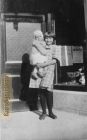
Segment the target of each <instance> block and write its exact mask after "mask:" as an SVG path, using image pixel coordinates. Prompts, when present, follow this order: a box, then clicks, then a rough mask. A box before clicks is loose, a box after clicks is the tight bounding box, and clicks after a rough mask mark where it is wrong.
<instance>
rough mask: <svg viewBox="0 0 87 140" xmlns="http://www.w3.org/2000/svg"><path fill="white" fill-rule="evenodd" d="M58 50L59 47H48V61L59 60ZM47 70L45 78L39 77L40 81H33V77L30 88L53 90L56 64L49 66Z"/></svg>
mask: <svg viewBox="0 0 87 140" xmlns="http://www.w3.org/2000/svg"><path fill="white" fill-rule="evenodd" d="M56 49H57V45H50V48H49V47H48V46H47V45H46V51H47V55H48V60H52V59H53V58H55V59H58V56H57V53H56V52H57V51H56ZM46 69H47V73H46V75H45V76H44V77H43V78H39V77H38V79H33V78H32V76H31V78H30V85H29V87H30V88H42V89H43V88H45V89H47V90H53V81H54V69H55V64H54V65H50V66H47V67H46Z"/></svg>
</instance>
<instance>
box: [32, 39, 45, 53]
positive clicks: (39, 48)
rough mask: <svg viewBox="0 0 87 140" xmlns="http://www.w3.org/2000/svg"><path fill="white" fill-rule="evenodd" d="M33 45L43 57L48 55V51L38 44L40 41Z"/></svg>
mask: <svg viewBox="0 0 87 140" xmlns="http://www.w3.org/2000/svg"><path fill="white" fill-rule="evenodd" d="M33 45H34V46H35V47H36V48H37V50H38V51H39V52H40V53H41V54H42V55H46V54H47V52H46V49H45V48H44V47H43V46H42V45H41V44H40V43H39V42H38V41H34V42H33Z"/></svg>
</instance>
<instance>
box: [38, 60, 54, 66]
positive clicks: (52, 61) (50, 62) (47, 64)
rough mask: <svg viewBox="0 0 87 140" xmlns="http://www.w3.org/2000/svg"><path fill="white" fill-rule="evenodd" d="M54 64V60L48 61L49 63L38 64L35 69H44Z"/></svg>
mask: <svg viewBox="0 0 87 140" xmlns="http://www.w3.org/2000/svg"><path fill="white" fill-rule="evenodd" d="M54 64H56V59H52V60H49V61H47V62H45V63H39V64H37V67H38V68H44V67H47V66H50V65H54Z"/></svg>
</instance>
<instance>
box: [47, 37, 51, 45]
mask: <svg viewBox="0 0 87 140" xmlns="http://www.w3.org/2000/svg"><path fill="white" fill-rule="evenodd" d="M45 42H46V44H47V45H52V43H53V37H46V38H45Z"/></svg>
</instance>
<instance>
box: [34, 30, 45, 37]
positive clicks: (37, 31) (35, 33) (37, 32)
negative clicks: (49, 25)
mask: <svg viewBox="0 0 87 140" xmlns="http://www.w3.org/2000/svg"><path fill="white" fill-rule="evenodd" d="M37 36H43V33H42V32H41V31H40V30H36V31H34V37H37Z"/></svg>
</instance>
